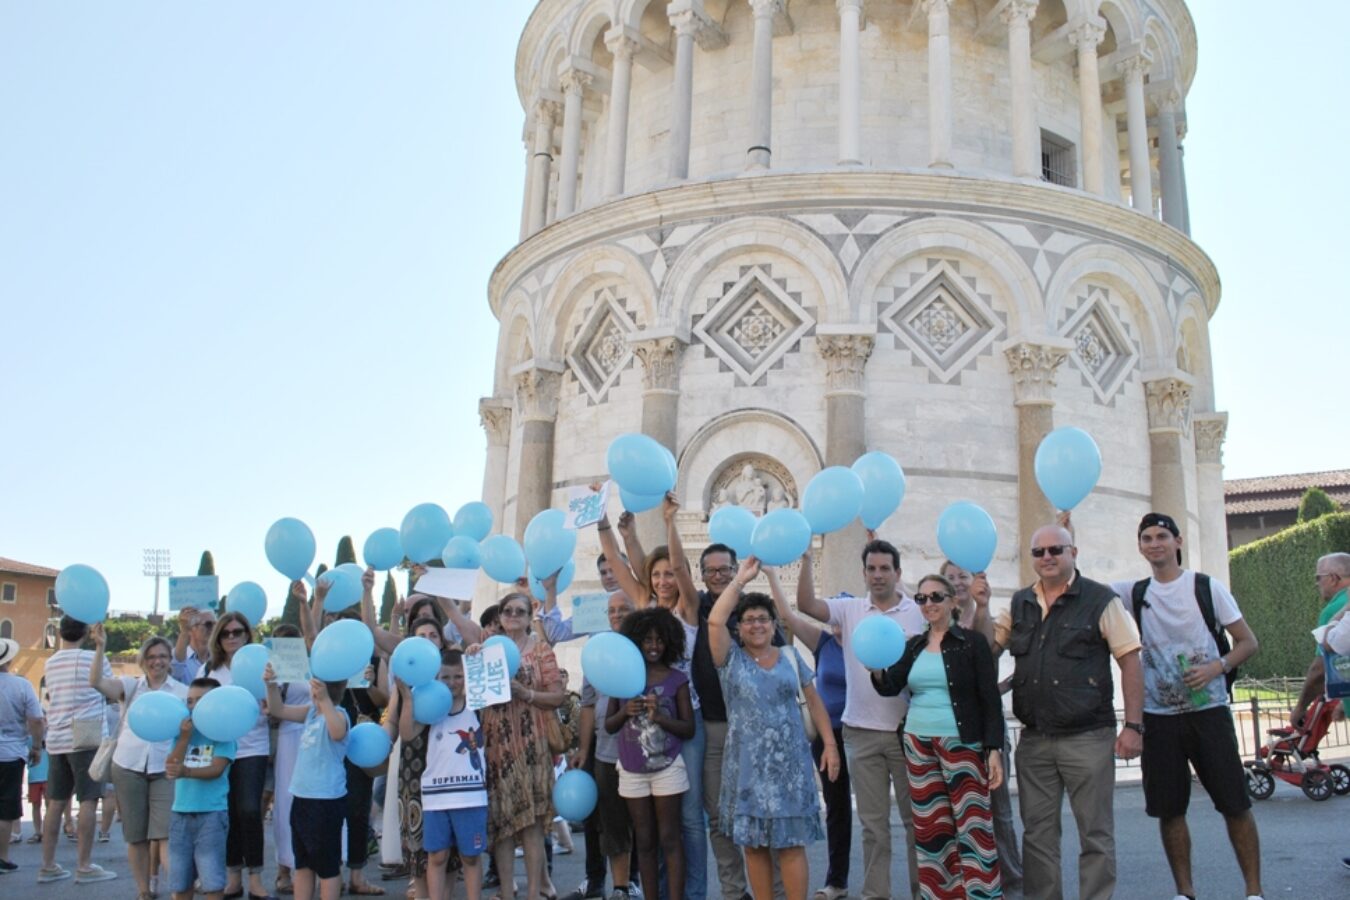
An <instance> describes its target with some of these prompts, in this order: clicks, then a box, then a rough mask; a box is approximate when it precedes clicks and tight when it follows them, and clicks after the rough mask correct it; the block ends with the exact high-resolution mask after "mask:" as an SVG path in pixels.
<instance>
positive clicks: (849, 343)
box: [816, 326, 876, 595]
mask: <svg viewBox="0 0 1350 900" xmlns="http://www.w3.org/2000/svg"><path fill="white" fill-rule="evenodd" d="M825 327H827V326H820V328H825ZM875 345H876V335H874V334H861V333H858V332H837V333H833V334H830V333H828V332H822V331H820V330H818V331H817V334H816V349H817V351H819V353H820V356H821V358H822V359H824V360H825V465H827V466H851V465H853V462H854V460H856V459H857V458H858V457H859V456H862V455H863V454H864V453H866V452H867V427H866V425H867V420H866V392H865V388H864V380H863V372H864V369H865V368H866V367H867V360H868V358H869V357H871V355H872V348H873V347H874V346H875ZM866 542H867V533H866V529H864V528H863V526H862V523H860V522H857V521H855V522H854V523H853V524H852V525H850V526H848V527H847V528H844V529H842V530H840V531H836V532H834V533H833V534H827V535H825V538H824V549H823V551H822V553H821V560H820V585H821V589H822V590H824V591H825V592H826V593H827V594H831V595H832V594H837V593H839V592H840V591H848V592H849V593H850V594H854V595H861V592H862V590H863V576H862V565H861V563H860V562H859V561H858V554H859V552H861V550H862V546H863V544H865V543H866Z"/></svg>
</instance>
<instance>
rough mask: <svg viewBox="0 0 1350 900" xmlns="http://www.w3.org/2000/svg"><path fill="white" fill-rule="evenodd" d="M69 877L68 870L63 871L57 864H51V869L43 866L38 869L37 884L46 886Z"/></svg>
mask: <svg viewBox="0 0 1350 900" xmlns="http://www.w3.org/2000/svg"><path fill="white" fill-rule="evenodd" d="M69 877H70V870H69V869H63V868H61V866H60V865H59V864H57V863H52V865H51V867H50V868H48V867H47V866H43V867H42V868H41V869H38V879H37V880H38V884H48V883H50V882H53V881H61V880H62V879H64V878H69Z"/></svg>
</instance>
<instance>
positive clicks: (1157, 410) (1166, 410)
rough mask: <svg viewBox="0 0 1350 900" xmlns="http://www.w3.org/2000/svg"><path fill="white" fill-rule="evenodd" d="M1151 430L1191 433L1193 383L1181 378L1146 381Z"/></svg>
mask: <svg viewBox="0 0 1350 900" xmlns="http://www.w3.org/2000/svg"><path fill="white" fill-rule="evenodd" d="M1144 394H1145V397H1146V399H1147V401H1148V430H1149V431H1155V432H1156V431H1178V432H1180V433H1182V434H1190V433H1191V384H1190V382H1189V381H1184V380H1182V379H1181V378H1158V379H1156V380H1154V381H1146V382H1144Z"/></svg>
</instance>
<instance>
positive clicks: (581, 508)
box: [563, 481, 613, 531]
mask: <svg viewBox="0 0 1350 900" xmlns="http://www.w3.org/2000/svg"><path fill="white" fill-rule="evenodd" d="M611 484H613V482H611V481H606V482H605V483H604V484H603V485H601V487H600V490H598V491H593V490H591V487H590V485H588V484H582V485H578V486H576V487H572V488H568V489H567V508H566V509H565V510H564V511H563V512H564V517H563V527H564V528H570V529H572V530H573V531H576V530H578V529H581V528H586V527H587V526H590V525H594V524H595V523H596V522H599V521H600V520H601V519H603V518H604V517H605V509H606V508H607V507H608V506H609V486H610V485H611Z"/></svg>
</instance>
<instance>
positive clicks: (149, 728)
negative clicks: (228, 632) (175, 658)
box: [127, 654, 237, 744]
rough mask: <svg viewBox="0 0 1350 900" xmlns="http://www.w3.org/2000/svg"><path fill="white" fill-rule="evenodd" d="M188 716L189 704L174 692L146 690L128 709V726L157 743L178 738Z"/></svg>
mask: <svg viewBox="0 0 1350 900" xmlns="http://www.w3.org/2000/svg"><path fill="white" fill-rule="evenodd" d="M236 655H237V654H236ZM187 717H188V708H187V704H186V703H184V702H183V701H182V700H179V699H178V698H177V697H175V696H174V695H173V694H170V693H169V692H168V691H145V692H143V693H140V694H137V695H136V699H135V700H134V701H133V702H132V704H131V707H130V709H128V710H127V727H128V728H130V729H131V731H132V733H133V734H135V735H136V737H138V738H140V739H141V740H143V741H149V742H150V743H152V744H157V743H159V742H160V741H171V740H174V739H175V738H177V737H178V729H179V728H181V727H182V725H183V720H184V719H186V718H187Z"/></svg>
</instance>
